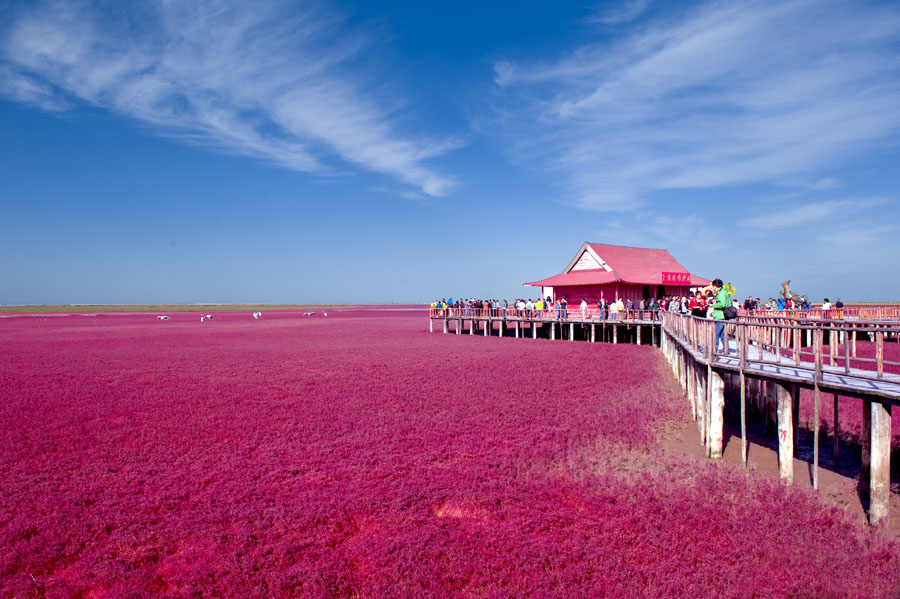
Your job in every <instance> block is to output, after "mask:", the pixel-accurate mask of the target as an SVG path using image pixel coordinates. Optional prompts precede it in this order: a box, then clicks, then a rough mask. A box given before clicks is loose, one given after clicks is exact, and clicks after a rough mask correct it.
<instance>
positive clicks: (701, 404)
mask: <svg viewBox="0 0 900 599" xmlns="http://www.w3.org/2000/svg"><path fill="white" fill-rule="evenodd" d="M708 372H709V368H708V367H707V368H700V367H699V365H698V368H697V430H698V431H699V432H700V445H706V414H707V410H706V382H707V377H706V374H707V373H708Z"/></svg>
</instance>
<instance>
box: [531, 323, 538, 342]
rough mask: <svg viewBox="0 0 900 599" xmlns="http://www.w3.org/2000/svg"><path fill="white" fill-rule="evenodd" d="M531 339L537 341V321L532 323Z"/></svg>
mask: <svg viewBox="0 0 900 599" xmlns="http://www.w3.org/2000/svg"><path fill="white" fill-rule="evenodd" d="M531 338H532V339H537V323H536V322H535V321H533V320H532V321H531Z"/></svg>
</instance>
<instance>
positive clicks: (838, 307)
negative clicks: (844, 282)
mask: <svg viewBox="0 0 900 599" xmlns="http://www.w3.org/2000/svg"><path fill="white" fill-rule="evenodd" d="M843 307H844V302H842V301H841V298H837V301H836V302H834V309H835V310H841V309H843Z"/></svg>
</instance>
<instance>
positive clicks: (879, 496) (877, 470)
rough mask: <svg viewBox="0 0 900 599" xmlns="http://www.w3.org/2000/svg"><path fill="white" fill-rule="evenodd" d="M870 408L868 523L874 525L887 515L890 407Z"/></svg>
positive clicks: (873, 406)
mask: <svg viewBox="0 0 900 599" xmlns="http://www.w3.org/2000/svg"><path fill="white" fill-rule="evenodd" d="M871 406H872V408H871V411H872V424H871V427H870V428H871V429H872V440H871V443H870V445H871V450H872V458H871V474H870V477H869V481H870V482H869V488H870V489H871V495H870V502H869V522H871V523H872V524H875V523H876V522H879V521H880V520H881V519H883V518H885V517H886V516H887V515H888V502H889V500H890V498H891V406H890V405H889V404H882V403H875V402H873V403H872V404H871Z"/></svg>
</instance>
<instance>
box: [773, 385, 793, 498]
mask: <svg viewBox="0 0 900 599" xmlns="http://www.w3.org/2000/svg"><path fill="white" fill-rule="evenodd" d="M774 387H775V395H776V400H777V404H778V405H777V411H778V472H779V475H780V476H781V480H783V481H784V482H785V483H787V484H789V485H790V484H793V482H794V416H793V404H794V401H793V396H792V395H793V394H792V393H791V387H790V386H789V385H787V384H783V383H775V384H774Z"/></svg>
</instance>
